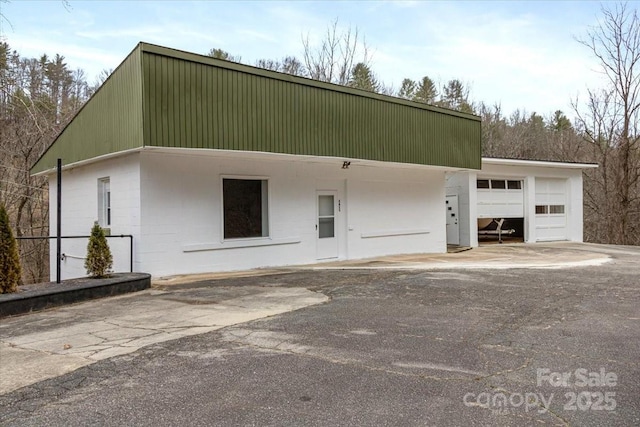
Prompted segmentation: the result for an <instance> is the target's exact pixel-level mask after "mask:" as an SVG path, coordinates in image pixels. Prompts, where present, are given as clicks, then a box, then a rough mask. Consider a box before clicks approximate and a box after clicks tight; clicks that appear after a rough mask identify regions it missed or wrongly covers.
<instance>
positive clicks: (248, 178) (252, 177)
mask: <svg viewBox="0 0 640 427" xmlns="http://www.w3.org/2000/svg"><path fill="white" fill-rule="evenodd" d="M225 179H235V180H244V181H265V182H266V183H267V201H266V204H265V202H264V201H262V205H263V207H264V206H266V208H267V235H266V236H256V237H231V238H225V237H224V180H225ZM219 200H220V242H221V243H224V242H238V241H254V240H272V236H271V182H270V178H269V177H268V176H264V175H229V174H222V175H220V197H219ZM262 214H263V215H264V211H263V212H262Z"/></svg>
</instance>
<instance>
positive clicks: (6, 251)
mask: <svg viewBox="0 0 640 427" xmlns="http://www.w3.org/2000/svg"><path fill="white" fill-rule="evenodd" d="M20 274H21V269H20V256H19V255H18V244H17V243H16V239H15V238H14V237H13V232H12V231H11V226H10V225H9V215H8V214H7V210H6V209H5V208H4V206H3V205H0V294H8V293H10V292H15V291H17V290H18V285H19V284H20Z"/></svg>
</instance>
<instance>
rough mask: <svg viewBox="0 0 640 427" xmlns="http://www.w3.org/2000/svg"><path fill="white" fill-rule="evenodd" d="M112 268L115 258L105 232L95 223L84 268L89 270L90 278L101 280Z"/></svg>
mask: <svg viewBox="0 0 640 427" xmlns="http://www.w3.org/2000/svg"><path fill="white" fill-rule="evenodd" d="M112 266H113V257H112V256H111V250H110V249H109V245H108V244H107V238H106V237H105V235H104V230H103V229H102V227H100V225H98V223H97V222H95V223H94V224H93V228H92V229H91V237H89V244H88V245H87V259H85V261H84V268H86V269H87V274H88V275H89V276H92V277H96V278H100V277H106V276H107V274H108V272H109V270H110V269H111V267H112Z"/></svg>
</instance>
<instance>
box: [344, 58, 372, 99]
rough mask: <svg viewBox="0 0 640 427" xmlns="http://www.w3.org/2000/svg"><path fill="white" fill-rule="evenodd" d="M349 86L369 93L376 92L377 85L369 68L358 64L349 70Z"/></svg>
mask: <svg viewBox="0 0 640 427" xmlns="http://www.w3.org/2000/svg"><path fill="white" fill-rule="evenodd" d="M348 85H349V86H351V87H355V88H358V89H364V90H368V91H369V92H377V91H378V88H379V84H378V82H377V80H376V78H375V76H374V75H373V72H372V71H371V68H369V67H368V66H367V65H366V64H365V63H363V62H359V63H357V64H356V65H355V66H354V67H353V70H351V78H350V79H349V83H348Z"/></svg>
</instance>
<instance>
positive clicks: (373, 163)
mask: <svg viewBox="0 0 640 427" xmlns="http://www.w3.org/2000/svg"><path fill="white" fill-rule="evenodd" d="M141 152H145V153H158V154H170V155H179V156H197V157H203V156H205V157H206V156H208V157H218V158H233V157H235V158H242V159H245V160H258V161H290V162H305V163H323V164H328V163H335V164H336V165H344V163H345V162H348V165H347V166H346V167H347V168H348V167H374V168H393V169H418V170H433V171H441V172H452V171H463V170H465V171H471V170H472V169H461V168H458V167H456V168H453V167H449V166H437V165H422V164H417V163H399V162H383V161H378V160H364V159H357V158H350V157H330V156H307V155H298V154H282V153H269V152H259V151H242V150H219V149H209V148H175V147H140V148H136V149H131V150H126V151H120V152H117V153H111V154H108V155H104V156H99V157H94V158H92V159H87V160H82V161H78V162H74V163H69V164H66V165H63V166H62V170H63V171H66V170H71V169H75V168H78V167H83V166H88V165H91V164H93V163H98V162H101V161H104V160H109V159H112V158H115V157H124V156H128V155H130V154H134V153H141ZM55 173H56V169H55V168H49V169H46V170H44V171H41V172H38V173H35V174H33V176H48V175H52V174H55Z"/></svg>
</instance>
